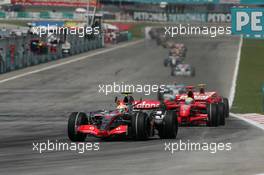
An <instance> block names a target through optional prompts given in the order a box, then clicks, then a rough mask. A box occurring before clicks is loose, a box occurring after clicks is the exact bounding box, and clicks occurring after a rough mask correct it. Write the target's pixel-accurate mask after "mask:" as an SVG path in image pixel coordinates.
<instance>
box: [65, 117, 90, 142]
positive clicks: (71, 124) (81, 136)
mask: <svg viewBox="0 0 264 175" xmlns="http://www.w3.org/2000/svg"><path fill="white" fill-rule="evenodd" d="M87 123H88V119H87V116H86V114H85V113H83V112H73V113H71V115H70V117H69V120H68V137H69V139H70V140H71V141H72V142H84V141H85V139H86V136H87V134H85V133H81V132H79V131H78V130H77V129H78V127H79V126H80V125H85V124H87Z"/></svg>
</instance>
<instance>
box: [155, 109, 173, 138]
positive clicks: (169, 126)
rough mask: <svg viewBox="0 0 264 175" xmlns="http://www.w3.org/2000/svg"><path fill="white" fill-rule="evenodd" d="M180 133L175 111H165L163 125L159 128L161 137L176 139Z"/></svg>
mask: <svg viewBox="0 0 264 175" xmlns="http://www.w3.org/2000/svg"><path fill="white" fill-rule="evenodd" d="M177 133H178V120H177V115H176V113H175V111H165V116H164V118H163V121H162V125H161V126H160V128H159V137H160V138H161V139H175V138H176V136H177Z"/></svg>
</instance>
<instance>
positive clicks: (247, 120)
mask: <svg viewBox="0 0 264 175" xmlns="http://www.w3.org/2000/svg"><path fill="white" fill-rule="evenodd" d="M230 115H231V116H232V117H235V118H238V119H240V120H243V121H245V122H247V123H250V124H251V125H254V126H256V127H258V128H260V129H262V130H264V125H262V124H260V123H258V122H255V121H253V120H250V119H247V118H245V117H241V116H239V115H238V114H234V113H230Z"/></svg>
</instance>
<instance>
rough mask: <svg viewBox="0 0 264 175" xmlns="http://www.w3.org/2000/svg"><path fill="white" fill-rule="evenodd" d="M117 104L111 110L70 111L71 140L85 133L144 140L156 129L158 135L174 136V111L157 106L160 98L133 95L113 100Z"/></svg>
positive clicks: (85, 134)
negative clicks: (134, 97)
mask: <svg viewBox="0 0 264 175" xmlns="http://www.w3.org/2000/svg"><path fill="white" fill-rule="evenodd" d="M115 102H116V104H117V108H116V109H114V110H110V111H104V110H100V111H94V112H88V113H84V112H73V113H72V114H71V115H70V117H69V120H68V137H69V139H70V140H71V141H85V139H86V136H87V135H92V136H95V137H98V138H110V137H119V136H124V137H127V138H132V139H135V140H145V139H147V138H149V137H152V136H154V134H155V130H157V131H158V134H159V136H160V138H164V139H165V138H168V139H174V138H176V135H177V131H178V124H177V117H176V114H175V112H173V111H169V112H166V113H165V112H163V111H161V110H159V106H160V102H159V101H155V100H137V101H135V100H134V99H133V97H132V96H128V95H127V96H125V97H124V99H122V100H119V99H117V98H116V100H115Z"/></svg>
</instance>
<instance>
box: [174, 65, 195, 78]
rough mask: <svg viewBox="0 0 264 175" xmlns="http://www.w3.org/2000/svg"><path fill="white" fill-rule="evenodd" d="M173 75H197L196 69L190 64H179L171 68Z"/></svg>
mask: <svg viewBox="0 0 264 175" xmlns="http://www.w3.org/2000/svg"><path fill="white" fill-rule="evenodd" d="M171 76H191V77H194V76H195V69H194V67H192V66H191V65H189V64H178V65H176V66H175V67H172V68H171Z"/></svg>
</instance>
